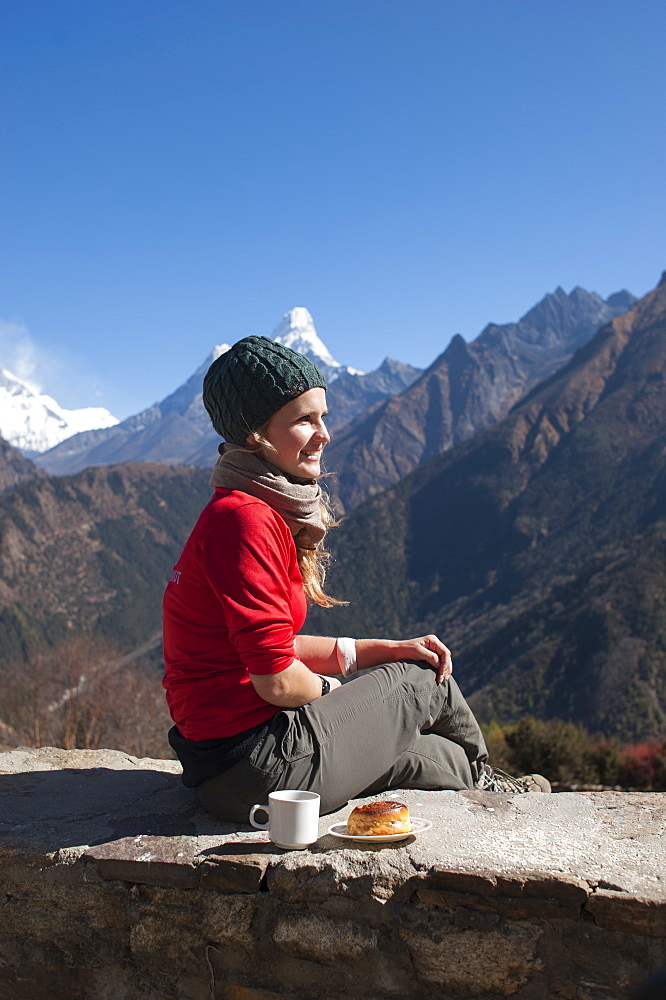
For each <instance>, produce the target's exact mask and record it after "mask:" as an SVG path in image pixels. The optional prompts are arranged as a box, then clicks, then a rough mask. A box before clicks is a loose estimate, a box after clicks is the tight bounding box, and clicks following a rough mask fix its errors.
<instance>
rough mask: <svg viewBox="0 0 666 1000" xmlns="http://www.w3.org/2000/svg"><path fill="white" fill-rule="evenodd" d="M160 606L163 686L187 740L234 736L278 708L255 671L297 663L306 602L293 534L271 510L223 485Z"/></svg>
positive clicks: (277, 669) (204, 514)
mask: <svg viewBox="0 0 666 1000" xmlns="http://www.w3.org/2000/svg"><path fill="white" fill-rule="evenodd" d="M163 610H164V661H165V665H166V672H165V675H164V680H163V684H164V687H165V688H166V692H167V703H168V705H169V711H170V712H171V717H172V718H173V720H174V722H175V723H176V725H177V727H178V730H179V731H180V733H181V735H182V736H184V737H186V738H187V739H190V740H209V739H222V738H224V737H227V736H234V735H235V734H236V733H240V732H243V731H244V730H246V729H249V728H251V727H252V726H256V725H258V724H259V723H261V722H265V721H266V720H267V719H270V718H271V717H272V716H273V715H275V714H276V713H277V712H279V711H280V709H279V708H278V707H277V706H275V705H270V704H269V703H268V702H266V701H264V700H263V698H260V697H259V695H258V694H257V693H256V691H255V689H254V686H253V684H252V682H251V680H250V676H249V675H250V673H253V674H273V673H279V672H280V671H281V670H284V669H286V667H288V666H289V665H290V664H291V663H292V661H293V659H294V656H295V653H294V635H295V634H296V633H297V632H298V631H299V630H300V629H301V628H302V627H303V623H304V621H305V615H306V603H305V596H304V594H303V584H302V581H301V574H300V571H299V569H298V559H297V557H296V546H295V544H294V540H293V538H292V534H291V531H290V530H289V528H288V527H287V524H286V522H285V521H284V520H283V519H282V518H281V517H280V515H279V514H277V513H276V512H275V511H274V510H273V509H272V508H271V507H269V506H268V505H267V504H265V503H264V502H263V501H261V500H257V499H255V498H254V497H251V496H249V495H248V494H247V493H241V492H239V491H238V490H228V489H219V488H218V489H216V491H215V494H214V495H213V497H212V499H211V500H210V502H209V503H208V504H207V506H206V507H205V508H204V509H203V511H202V512H201V515H200V516H199V520H198V521H197V523H196V525H195V527H194V529H193V531H192V534H191V535H190V537H189V539H188V540H187V542H186V544H185V548H184V549H183V551H182V553H181V555H180V557H179V559H178V562H177V563H176V565H175V566H174V568H173V571H172V573H171V578H170V581H169V583H168V585H167V588H166V592H165V594H164V602H163Z"/></svg>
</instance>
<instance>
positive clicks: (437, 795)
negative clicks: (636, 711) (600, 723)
mask: <svg viewBox="0 0 666 1000" xmlns="http://www.w3.org/2000/svg"><path fill="white" fill-rule="evenodd" d="M178 770H179V769H178V766H177V765H176V764H175V763H174V762H171V761H154V760H136V759H134V758H131V757H127V756H126V755H125V754H121V753H116V752H110V751H103V752H99V753H95V752H91V751H70V752H67V751H62V750H53V749H41V750H27V749H19V750H15V751H13V752H11V753H6V754H0V799H1V800H2V801H1V804H0V805H1V810H0V856H1V860H2V868H1V872H2V874H1V876H0V888H1V890H2V891H1V892H0V906H1V907H2V909H1V913H2V920H1V921H0V998H1V1000H294V998H298V1000H314V998H323V1000H328V998H330V1000H342V998H345V1000H346V998H351V1000H354V998H359V1000H360V998H363V1000H394V998H395V1000H397V998H400V1000H404V998H405V997H409V998H414V1000H431V998H432V1000H435V998H437V1000H454V998H455V1000H458V998H463V997H474V998H485V1000H490V998H493V1000H494V998H499V997H515V998H520V1000H528V998H529V1000H537V998H538V1000H544V998H550V997H561V998H571V1000H627V998H628V997H629V995H630V993H631V991H632V990H633V989H634V988H635V987H636V986H637V984H639V983H640V982H641V981H642V980H643V979H645V977H646V976H647V975H648V973H649V972H651V971H653V970H656V969H658V968H660V967H661V966H664V965H666V950H665V947H664V939H665V938H666V833H665V823H664V821H665V818H666V802H665V801H664V798H665V797H664V796H663V795H661V794H656V793H655V794H643V793H634V794H622V793H616V792H601V793H564V794H561V795H551V796H541V795H528V796H509V795H504V794H491V793H477V792H474V793H465V794H460V793H454V792H428V793H424V792H404V793H400V795H399V797H400V798H401V799H402V800H403V801H405V802H406V803H407V804H408V805H409V807H410V810H411V812H412V814H413V815H416V816H424V817H426V818H428V819H430V820H432V822H433V829H432V830H430V831H428V832H427V833H424V834H422V835H420V836H418V837H412V838H409V839H408V840H406V841H401V842H399V843H393V844H388V845H383V846H382V845H366V844H360V843H352V842H347V841H340V840H337V839H335V838H334V837H332V836H331V835H329V834H327V832H326V831H327V829H328V827H329V826H330V825H331V824H332V823H334V822H336V821H341V820H343V819H344V818H346V815H347V814H348V812H349V810H350V809H351V807H352V804H350V805H349V806H348V807H347V808H346V809H344V810H342V811H341V813H339V814H335V815H334V816H330V817H322V819H321V823H320V838H319V840H318V842H317V843H316V844H315V845H313V847H312V848H311V849H309V850H308V851H300V852H296V851H294V852H289V851H281V850H279V849H277V848H275V847H273V846H272V845H271V844H270V843H269V842H267V839H266V835H265V834H263V833H260V832H258V831H255V830H252V829H251V828H249V827H245V828H243V827H237V826H233V825H231V824H224V823H220V822H217V821H215V820H213V819H212V818H210V817H208V816H206V815H205V814H204V813H203V812H202V811H201V810H199V809H197V807H196V804H195V802H194V800H193V798H192V796H191V793H189V792H187V791H186V790H185V789H183V787H182V785H181V784H180V782H179V780H178Z"/></svg>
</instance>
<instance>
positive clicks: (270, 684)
mask: <svg viewBox="0 0 666 1000" xmlns="http://www.w3.org/2000/svg"><path fill="white" fill-rule="evenodd" d="M333 643H335V639H333ZM250 680H251V681H252V685H253V687H254V690H255V691H256V692H257V694H258V695H259V697H260V698H263V699H264V701H267V702H268V704H269V705H279V707H280V708H299V707H300V706H301V705H307V703H308V702H310V701H315V700H316V699H317V698H321V677H320V676H319V674H318V673H313V672H312V670H310V669H309V668H308V667H306V665H305V664H304V663H301V661H300V660H294V661H293V662H292V664H291V665H290V666H288V667H287V668H286V670H280V672H279V673H277V674H250ZM329 684H330V686H331V691H332V690H333V688H336V687H340V681H339V680H337V679H336V678H335V677H332V678H331V680H330V681H329Z"/></svg>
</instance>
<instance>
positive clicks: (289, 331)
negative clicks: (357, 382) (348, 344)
mask: <svg viewBox="0 0 666 1000" xmlns="http://www.w3.org/2000/svg"><path fill="white" fill-rule="evenodd" d="M271 336H272V339H273V340H276V341H277V342H278V344H282V345H283V346H284V347H290V348H291V349H292V351H298V353H299V354H304V355H305V357H306V358H309V359H310V361H313V362H314V364H316V366H317V368H319V370H320V371H321V372H323V373H324V375H325V376H326V378H327V380H328V382H329V384H330V383H331V382H334V381H335V380H336V379H337V378H339V377H340V376H341V375H345V374H347V375H363V374H364V372H361V371H359V370H358V368H350V367H349V365H342V364H340V362H339V361H336V360H335V358H334V357H333V355H332V354H331V352H330V351H329V349H328V348H327V346H326V344H325V343H324V342H323V340H321V338H320V337H319V335H318V333H317V331H316V330H315V325H314V320H313V319H312V316H311V315H310V313H309V312H308V310H307V309H305V308H303V306H296V307H295V308H294V309H290V310H289V312H287V313H285V314H284V316H283V317H282V319H281V320H280V322H279V323H278V325H277V326H276V327H275V329H274V330H273V333H272V335H271Z"/></svg>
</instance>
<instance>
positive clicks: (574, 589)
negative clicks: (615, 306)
mask: <svg viewBox="0 0 666 1000" xmlns="http://www.w3.org/2000/svg"><path fill="white" fill-rule="evenodd" d="M330 548H331V550H332V552H333V555H334V561H333V565H332V570H331V575H330V579H329V586H330V587H331V588H332V592H333V593H334V594H335V595H336V596H337V597H341V598H345V599H346V600H348V601H349V602H350V604H349V607H344V608H334V609H331V610H329V611H327V612H326V616H325V621H326V624H325V626H323V624H322V623H323V621H324V616H323V615H322V614H320V613H319V611H318V609H313V611H312V613H311V618H312V620H311V621H309V622H308V628H310V629H315V630H316V629H317V628H319V627H325V628H326V629H327V630H328V632H329V634H331V633H332V634H334V635H335V634H340V635H374V634H378V633H379V634H389V635H392V634H398V635H402V634H410V633H411V634H416V635H420V634H423V633H426V632H436V633H437V634H439V635H440V636H441V637H442V638H443V639H444V641H445V642H446V643H447V645H449V646H450V647H451V649H452V651H453V658H454V661H455V663H456V675H457V677H458V679H459V680H460V681H461V682H462V684H463V686H464V690H465V692H466V696H467V697H468V698H469V701H470V703H471V705H472V706H473V707H474V709H475V711H476V712H477V713H478V714H480V716H481V717H482V718H483V719H484V720H485V721H490V720H492V719H495V720H497V721H499V722H503V723H506V722H511V721H515V720H516V719H517V718H520V717H521V716H522V715H526V714H533V715H536V716H538V717H540V718H544V717H546V718H547V717H556V718H564V719H571V720H574V721H580V722H582V723H584V724H585V725H586V726H587V727H588V728H590V729H592V730H595V731H599V732H604V733H606V734H608V735H616V736H619V737H621V738H623V739H648V738H652V737H656V736H658V735H659V734H660V733H661V734H663V731H664V724H665V723H666V653H665V650H666V275H664V277H663V278H662V281H661V283H660V285H659V286H658V287H657V288H656V289H655V290H654V291H652V292H650V293H649V294H648V295H646V296H645V297H644V298H642V299H641V300H640V301H638V302H637V303H636V304H635V305H634V306H633V307H632V308H631V309H630V310H629V311H628V312H626V313H623V314H622V315H619V316H617V317H615V318H614V319H612V320H611V321H610V322H609V323H607V324H605V325H604V326H602V327H601V328H600V329H599V331H598V332H597V333H596V335H595V336H594V337H593V338H592V339H591V340H590V341H589V342H588V343H587V344H585V345H584V346H583V347H582V348H581V349H580V350H579V351H577V352H576V354H574V356H573V357H572V359H571V360H570V361H569V363H568V364H567V365H565V366H564V367H563V368H561V369H560V370H559V371H558V372H557V373H556V374H554V375H552V376H550V377H549V378H547V379H546V380H545V381H544V382H542V383H541V384H540V385H538V386H537V387H535V388H534V389H533V391H532V392H531V393H529V394H528V395H527V396H526V397H525V398H524V399H523V400H522V401H521V402H520V403H519V404H518V405H517V406H516V407H514V408H513V410H512V411H511V413H509V414H508V415H507V416H506V417H505V418H504V419H503V420H502V421H500V422H498V423H497V424H496V425H495V426H492V427H488V428H486V429H485V430H483V431H480V432H479V433H478V434H476V435H475V436H474V437H473V438H471V439H470V440H467V441H465V442H463V443H462V444H460V445H458V446H457V447H454V448H452V449H450V450H449V451H448V452H446V453H445V454H442V455H439V456H437V457H435V458H433V459H431V460H430V461H429V462H426V463H424V464H423V465H422V466H421V467H420V468H418V469H416V470H415V471H413V472H412V473H411V474H410V475H408V476H406V477H405V478H403V479H402V480H401V482H400V483H398V484H397V485H396V486H393V487H392V488H390V489H388V490H386V491H385V492H383V493H381V494H380V495H378V496H375V497H372V498H370V499H369V500H367V501H366V502H365V503H363V504H361V505H360V506H359V507H358V508H357V509H356V510H355V511H353V512H352V513H351V514H350V515H349V517H348V518H347V519H346V520H345V522H344V523H343V524H342V526H341V527H340V528H339V529H338V530H337V531H336V532H335V533H334V534H333V536H332V538H331V545H330Z"/></svg>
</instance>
